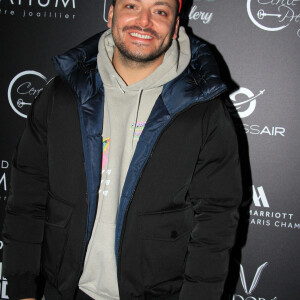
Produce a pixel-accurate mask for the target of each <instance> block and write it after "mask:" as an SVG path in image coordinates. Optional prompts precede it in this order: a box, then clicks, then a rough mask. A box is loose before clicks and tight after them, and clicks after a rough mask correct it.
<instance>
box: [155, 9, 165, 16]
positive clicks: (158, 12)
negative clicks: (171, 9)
mask: <svg viewBox="0 0 300 300" xmlns="http://www.w3.org/2000/svg"><path fill="white" fill-rule="evenodd" d="M155 13H156V14H158V15H161V16H167V13H166V12H165V11H163V10H157V11H156V12H155Z"/></svg>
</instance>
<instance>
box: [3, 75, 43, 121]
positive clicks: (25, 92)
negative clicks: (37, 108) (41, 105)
mask: <svg viewBox="0 0 300 300" xmlns="http://www.w3.org/2000/svg"><path fill="white" fill-rule="evenodd" d="M47 82H48V80H47V78H46V77H45V76H44V75H43V74H41V73H39V72H36V71H32V70H30V71H24V72H21V73H19V74H18V75H16V76H15V77H14V78H13V79H12V81H11V82H10V84H9V86H8V91H7V96H8V101H9V104H10V106H11V108H12V109H13V110H14V111H15V113H17V114H18V115H19V116H21V117H23V118H27V114H28V112H29V109H30V106H31V104H32V102H33V100H34V99H35V98H36V97H37V96H38V95H39V94H40V93H41V91H42V90H43V89H44V86H45V84H46V83H47Z"/></svg>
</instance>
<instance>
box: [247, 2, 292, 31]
mask: <svg viewBox="0 0 300 300" xmlns="http://www.w3.org/2000/svg"><path fill="white" fill-rule="evenodd" d="M279 2H281V1H277V3H278V4H276V5H275V4H274V3H273V4H272V3H271V1H263V0H247V12H248V15H249V18H250V20H251V21H252V22H253V24H254V25H256V26H257V27H259V28H260V29H263V30H266V31H279V30H282V29H284V28H285V27H287V26H288V25H289V24H290V22H291V20H292V19H293V18H291V17H290V15H294V12H293V10H292V9H291V8H290V7H289V6H286V5H280V4H281V3H279Z"/></svg>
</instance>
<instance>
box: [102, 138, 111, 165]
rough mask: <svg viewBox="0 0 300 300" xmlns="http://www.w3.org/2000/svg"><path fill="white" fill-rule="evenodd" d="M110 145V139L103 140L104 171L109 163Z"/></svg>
mask: <svg viewBox="0 0 300 300" xmlns="http://www.w3.org/2000/svg"><path fill="white" fill-rule="evenodd" d="M109 144H110V138H106V139H104V140H103V143H102V170H103V169H104V167H105V165H106V164H107V161H108V153H109Z"/></svg>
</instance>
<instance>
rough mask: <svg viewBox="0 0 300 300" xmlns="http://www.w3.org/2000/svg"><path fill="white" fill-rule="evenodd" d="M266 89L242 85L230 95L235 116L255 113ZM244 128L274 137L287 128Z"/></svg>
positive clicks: (265, 126)
mask: <svg viewBox="0 0 300 300" xmlns="http://www.w3.org/2000/svg"><path fill="white" fill-rule="evenodd" d="M299 1H300V0H299ZM265 92H266V90H265V89H260V90H259V91H255V92H253V91H251V90H250V89H248V88H246V87H240V88H239V89H238V90H237V91H235V92H233V93H232V94H230V95H229V98H230V100H231V102H232V104H233V106H234V110H233V109H231V108H230V105H229V107H228V108H229V110H230V111H231V113H232V115H233V117H237V118H241V119H245V118H247V117H249V116H251V115H252V114H254V112H255V110H256V109H260V108H259V106H260V105H259V104H260V103H261V101H264V97H263V96H264V94H265ZM243 126H244V130H245V132H246V133H247V134H251V135H262V136H272V137H275V136H276V137H283V136H285V128H283V127H281V126H270V125H258V124H250V125H249V124H245V123H243Z"/></svg>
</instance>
